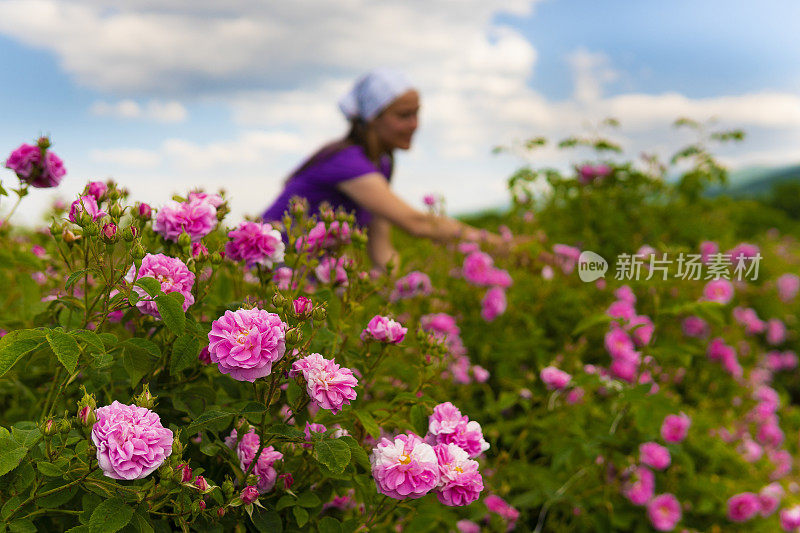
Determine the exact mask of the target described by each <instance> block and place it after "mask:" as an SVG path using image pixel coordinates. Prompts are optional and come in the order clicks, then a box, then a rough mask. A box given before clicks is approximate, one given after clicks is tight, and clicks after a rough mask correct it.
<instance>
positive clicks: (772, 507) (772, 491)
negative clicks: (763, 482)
mask: <svg viewBox="0 0 800 533" xmlns="http://www.w3.org/2000/svg"><path fill="white" fill-rule="evenodd" d="M782 499H783V487H782V486H781V484H780V483H776V482H773V483H770V484H769V485H767V486H766V487H764V488H763V489H761V490H760V491H759V493H758V501H759V504H760V506H761V509H760V510H759V512H760V514H761V516H765V517H766V516H769V515H771V514H772V513H774V512H775V511H777V510H778V506H779V505H780V504H781V500H782Z"/></svg>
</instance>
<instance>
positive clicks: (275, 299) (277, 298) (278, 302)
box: [272, 292, 286, 309]
mask: <svg viewBox="0 0 800 533" xmlns="http://www.w3.org/2000/svg"><path fill="white" fill-rule="evenodd" d="M284 303H286V298H285V297H284V296H283V294H281V293H279V292H276V293H275V294H274V295H273V296H272V305H274V306H275V307H277V308H278V309H280V308H281V307H283V304H284Z"/></svg>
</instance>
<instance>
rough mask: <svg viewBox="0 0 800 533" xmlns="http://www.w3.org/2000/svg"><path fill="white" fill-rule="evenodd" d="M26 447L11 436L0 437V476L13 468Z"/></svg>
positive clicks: (21, 458) (26, 450)
mask: <svg viewBox="0 0 800 533" xmlns="http://www.w3.org/2000/svg"><path fill="white" fill-rule="evenodd" d="M26 455H28V448H26V447H25V446H23V445H22V444H20V443H18V442H17V441H16V440H14V439H12V438H11V437H5V438H2V439H0V476H2V475H4V474H6V473H8V472H11V471H12V470H14V469H15V468H16V467H17V466H19V464H20V463H21V462H22V460H23V459H24V458H25V456H26Z"/></svg>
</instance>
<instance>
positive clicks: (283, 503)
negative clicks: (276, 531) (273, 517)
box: [275, 494, 297, 511]
mask: <svg viewBox="0 0 800 533" xmlns="http://www.w3.org/2000/svg"><path fill="white" fill-rule="evenodd" d="M296 503H297V498H295V497H294V496H292V495H291V494H284V495H283V496H281V499H280V500H278V503H277V504H275V510H276V511H281V510H283V509H286V508H287V507H292V506H294V505H295V504H296Z"/></svg>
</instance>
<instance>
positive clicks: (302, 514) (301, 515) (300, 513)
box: [292, 507, 308, 527]
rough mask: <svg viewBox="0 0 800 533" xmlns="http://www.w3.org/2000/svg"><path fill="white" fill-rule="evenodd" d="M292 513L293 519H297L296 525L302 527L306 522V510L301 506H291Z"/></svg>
mask: <svg viewBox="0 0 800 533" xmlns="http://www.w3.org/2000/svg"><path fill="white" fill-rule="evenodd" d="M292 514H294V519H295V520H297V526H298V527H303V526H304V525H306V523H307V522H308V511H306V510H305V509H303V508H302V507H292Z"/></svg>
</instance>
